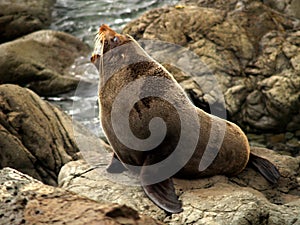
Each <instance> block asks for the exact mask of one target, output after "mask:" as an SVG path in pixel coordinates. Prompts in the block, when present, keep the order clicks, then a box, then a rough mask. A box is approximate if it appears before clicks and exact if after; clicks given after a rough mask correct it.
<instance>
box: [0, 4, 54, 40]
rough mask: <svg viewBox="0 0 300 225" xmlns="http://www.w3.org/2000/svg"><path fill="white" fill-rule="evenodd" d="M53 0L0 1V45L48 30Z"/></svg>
mask: <svg viewBox="0 0 300 225" xmlns="http://www.w3.org/2000/svg"><path fill="white" fill-rule="evenodd" d="M54 3H55V0H23V1H15V0H4V1H0V8H1V15H0V43H2V42H6V41H11V40H13V39H15V38H18V37H21V36H23V35H26V34H29V33H32V32H34V31H37V30H41V29H45V28H48V26H49V25H50V23H51V13H52V7H53V4H54Z"/></svg>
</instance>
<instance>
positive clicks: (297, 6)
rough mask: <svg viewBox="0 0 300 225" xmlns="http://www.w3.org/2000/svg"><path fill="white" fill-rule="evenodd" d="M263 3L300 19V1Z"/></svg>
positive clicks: (288, 0) (265, 0) (286, 0)
mask: <svg viewBox="0 0 300 225" xmlns="http://www.w3.org/2000/svg"><path fill="white" fill-rule="evenodd" d="M263 2H264V3H265V4H266V5H269V6H270V7H272V8H274V9H276V10H278V11H279V12H282V13H285V14H288V15H290V16H294V17H297V18H298V19H300V2H299V1H298V0H264V1H263Z"/></svg>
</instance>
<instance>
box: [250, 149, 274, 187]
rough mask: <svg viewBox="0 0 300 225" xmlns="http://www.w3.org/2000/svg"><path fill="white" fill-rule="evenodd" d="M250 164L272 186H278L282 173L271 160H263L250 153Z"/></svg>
mask: <svg viewBox="0 0 300 225" xmlns="http://www.w3.org/2000/svg"><path fill="white" fill-rule="evenodd" d="M249 163H250V165H251V166H253V167H254V168H255V169H257V170H258V172H260V173H261V174H262V175H263V177H264V178H266V180H267V181H269V182H270V183H272V184H277V182H278V179H279V178H280V173H279V171H278V169H277V168H276V166H275V165H273V164H272V163H271V162H270V161H269V160H267V159H264V158H261V157H259V156H257V155H255V154H253V153H250V159H249Z"/></svg>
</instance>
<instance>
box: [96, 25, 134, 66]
mask: <svg viewBox="0 0 300 225" xmlns="http://www.w3.org/2000/svg"><path fill="white" fill-rule="evenodd" d="M95 40H96V41H95V49H94V52H93V55H92V57H91V62H92V63H94V64H95V63H96V61H97V59H98V58H100V57H101V56H102V55H103V54H104V53H106V52H108V51H109V50H111V49H113V48H115V47H118V46H121V45H123V44H126V43H128V42H129V41H130V38H129V37H128V36H126V35H122V34H118V33H117V32H115V31H114V30H112V29H111V28H110V27H109V26H108V25H106V24H103V25H101V26H100V28H99V31H98V32H97V35H96V38H95Z"/></svg>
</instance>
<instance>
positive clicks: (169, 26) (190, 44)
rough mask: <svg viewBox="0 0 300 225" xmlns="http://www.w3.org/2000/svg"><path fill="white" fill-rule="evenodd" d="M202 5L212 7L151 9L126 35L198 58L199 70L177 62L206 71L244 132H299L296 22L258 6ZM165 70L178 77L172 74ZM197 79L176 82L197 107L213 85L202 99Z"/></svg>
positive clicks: (237, 3)
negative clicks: (173, 47)
mask: <svg viewBox="0 0 300 225" xmlns="http://www.w3.org/2000/svg"><path fill="white" fill-rule="evenodd" d="M199 2H207V4H208V2H210V7H209V8H208V6H207V7H201V6H199V4H200V3H199V4H198V5H195V4H189V5H177V6H175V7H165V8H160V9H154V10H152V11H150V12H147V13H145V14H144V15H142V16H141V17H140V18H138V19H136V20H135V21H132V22H131V23H129V24H128V25H127V26H126V27H125V28H124V33H128V34H130V35H132V36H133V37H135V38H137V39H141V38H144V39H151V40H154V39H159V40H162V41H166V42H170V43H175V44H178V45H181V46H184V47H186V48H188V49H189V50H191V51H193V52H194V53H196V54H197V56H198V63H196V62H195V61H192V60H191V59H189V58H188V57H186V56H185V54H182V55H180V57H178V60H181V61H183V62H185V64H188V65H189V67H190V68H191V69H190V71H197V70H198V71H199V70H200V69H197V68H196V67H197V66H198V67H199V65H205V66H206V67H207V68H208V70H209V71H210V73H211V74H212V76H214V77H215V78H216V79H217V81H218V85H219V89H220V90H221V93H223V96H224V98H225V102H226V110H227V113H228V118H229V119H230V120H232V121H234V122H235V123H237V124H238V125H240V126H241V127H242V128H243V129H244V130H245V131H248V132H263V133H264V132H286V131H291V132H296V131H297V130H300V121H299V118H300V112H299V108H300V67H299V65H300V48H299V39H300V33H299V29H298V28H299V27H298V28H297V22H299V21H297V20H296V19H293V18H291V17H288V16H285V15H283V14H280V13H279V12H276V11H275V10H273V9H271V8H269V7H268V6H266V5H264V4H263V3H261V2H259V1H243V3H241V2H240V1H234V0H233V1H199ZM216 3H219V5H218V4H216ZM174 54H175V53H174ZM172 63H173V64H175V65H178V64H179V63H178V62H172ZM170 70H171V72H172V73H173V74H175V77H176V76H177V75H176V70H174V69H172V68H170ZM174 71H175V72H174ZM204 73H205V71H204ZM200 75H203V73H202V74H200ZM195 77H196V75H195V74H185V75H182V76H180V78H179V81H181V84H182V86H183V87H184V88H185V90H186V91H187V92H188V93H189V94H190V95H191V98H192V100H193V101H194V102H195V103H197V102H198V103H199V105H198V106H200V107H201V106H202V105H205V104H210V105H213V104H214V103H215V101H217V99H218V98H216V96H213V95H212V94H213V92H214V90H215V89H216V88H218V86H217V85H214V86H213V87H212V91H211V92H209V93H208V92H205V91H203V89H204V88H205V87H204V86H203V85H202V86H201V84H199V83H197V80H196V79H197V78H195ZM176 78H178V77H176Z"/></svg>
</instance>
